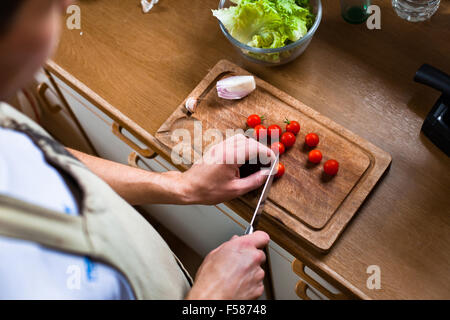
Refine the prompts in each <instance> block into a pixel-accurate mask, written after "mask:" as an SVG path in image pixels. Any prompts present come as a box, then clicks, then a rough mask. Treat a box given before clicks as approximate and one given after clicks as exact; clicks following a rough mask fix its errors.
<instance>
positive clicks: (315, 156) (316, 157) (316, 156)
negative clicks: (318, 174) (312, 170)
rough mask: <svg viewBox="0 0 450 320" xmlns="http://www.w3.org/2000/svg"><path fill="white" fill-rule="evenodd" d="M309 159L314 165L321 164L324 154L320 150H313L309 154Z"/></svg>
mask: <svg viewBox="0 0 450 320" xmlns="http://www.w3.org/2000/svg"><path fill="white" fill-rule="evenodd" d="M308 159H309V161H310V162H312V163H319V162H320V161H322V152H320V151H319V150H311V151H310V152H309V155H308Z"/></svg>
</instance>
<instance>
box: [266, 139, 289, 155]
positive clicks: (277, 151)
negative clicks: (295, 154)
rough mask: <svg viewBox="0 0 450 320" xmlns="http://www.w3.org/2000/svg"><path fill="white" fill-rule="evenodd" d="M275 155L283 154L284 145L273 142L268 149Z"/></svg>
mask: <svg viewBox="0 0 450 320" xmlns="http://www.w3.org/2000/svg"><path fill="white" fill-rule="evenodd" d="M270 148H271V149H272V151H273V152H275V154H279V155H280V156H281V155H282V154H283V153H284V151H285V150H286V148H285V147H284V144H282V143H281V142H274V143H272V146H271V147H270Z"/></svg>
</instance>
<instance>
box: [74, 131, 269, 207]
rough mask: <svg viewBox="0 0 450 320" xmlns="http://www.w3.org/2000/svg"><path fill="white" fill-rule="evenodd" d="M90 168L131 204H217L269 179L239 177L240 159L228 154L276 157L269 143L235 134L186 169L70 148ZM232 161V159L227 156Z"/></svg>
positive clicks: (245, 157) (244, 156)
mask: <svg viewBox="0 0 450 320" xmlns="http://www.w3.org/2000/svg"><path fill="white" fill-rule="evenodd" d="M69 151H70V152H71V153H72V154H73V155H74V156H75V157H76V158H78V159H79V160H80V161H81V162H83V163H84V164H85V165H86V166H87V167H88V168H89V169H90V170H91V171H93V172H94V173H95V174H96V175H98V176H99V177H100V178H101V179H103V180H104V181H105V182H106V183H108V184H109V185H110V186H111V187H112V188H113V189H114V190H115V191H116V192H117V193H118V194H119V195H120V196H121V197H122V198H124V199H125V200H126V201H128V202H129V203H130V204H132V205H139V204H149V203H159V204H217V203H220V202H223V201H227V200H231V199H233V198H236V197H238V196H240V195H242V194H245V193H247V192H249V191H251V190H253V189H256V188H257V187H259V186H260V185H261V184H262V183H263V182H264V181H265V179H266V178H267V176H266V175H265V174H264V172H262V171H259V172H256V173H254V174H252V175H251V176H249V177H246V178H240V177H239V167H240V166H241V164H239V163H238V161H234V162H233V161H226V163H225V161H224V160H225V158H227V157H228V158H229V156H227V152H228V155H230V154H231V155H232V156H233V157H235V158H236V159H234V160H237V158H239V159H250V158H254V157H256V156H258V155H264V156H266V157H267V156H269V157H274V154H273V152H272V151H271V150H270V149H269V148H267V147H266V146H264V145H262V144H260V143H258V142H257V141H255V140H253V139H248V138H246V137H245V136H243V135H236V136H234V137H231V138H229V139H227V140H225V141H224V142H222V143H220V144H218V145H216V146H215V147H213V148H211V149H210V150H209V151H208V152H207V153H206V154H205V156H204V157H203V158H202V159H201V160H200V161H199V162H198V163H195V164H194V165H193V166H192V167H191V168H190V169H189V170H187V171H186V172H183V173H181V172H175V171H169V172H164V173H155V172H150V171H146V170H142V169H138V168H133V167H130V166H127V165H123V164H120V163H116V162H113V161H109V160H104V159H101V158H98V157H94V156H90V155H87V154H85V153H82V152H79V151H76V150H72V149H69ZM228 160H229V159H228Z"/></svg>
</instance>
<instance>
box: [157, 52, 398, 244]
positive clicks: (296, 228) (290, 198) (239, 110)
mask: <svg viewBox="0 0 450 320" xmlns="http://www.w3.org/2000/svg"><path fill="white" fill-rule="evenodd" d="M247 74H249V73H248V72H247V71H245V70H243V69H241V68H240V67H238V66H236V65H235V64H233V63H231V62H229V61H226V60H222V61H220V62H219V63H218V64H217V65H216V66H215V67H214V68H213V69H212V70H211V71H210V72H209V73H208V75H207V76H206V77H205V78H204V79H203V80H202V81H201V82H200V84H199V85H198V86H197V87H196V88H195V89H194V90H193V91H192V93H191V94H190V95H189V97H194V98H198V99H200V102H199V104H198V106H197V108H196V111H195V113H194V114H189V113H187V112H186V110H185V107H184V104H185V101H186V100H185V101H183V103H182V104H181V105H180V106H179V107H178V108H177V109H176V111H175V112H174V113H173V114H172V115H171V116H170V117H169V119H167V121H166V122H165V123H164V124H163V125H162V126H161V128H160V129H159V130H158V132H157V133H156V139H158V140H159V141H160V142H161V143H162V144H163V145H165V146H166V147H168V149H169V150H172V148H173V147H174V146H175V145H176V144H177V143H178V142H177V141H172V139H171V137H172V133H173V132H174V130H176V129H186V130H188V131H189V132H190V133H191V136H192V137H194V122H195V120H198V121H201V124H202V130H203V132H205V131H206V130H208V129H219V130H220V131H221V132H222V133H223V134H224V136H225V133H226V130H227V129H237V128H242V129H244V130H245V129H246V125H245V123H246V118H247V116H248V115H250V114H259V115H264V116H265V117H266V119H267V120H266V122H265V124H267V125H269V124H278V125H280V126H281V127H282V128H284V125H283V121H284V119H285V118H289V119H291V120H297V121H298V122H299V123H300V125H301V131H300V133H299V134H298V136H297V141H296V143H295V145H294V146H293V147H292V148H291V149H289V150H288V151H287V152H286V153H285V154H283V155H282V156H281V159H280V161H281V162H282V163H284V165H285V166H286V173H285V175H284V176H283V178H281V179H278V180H276V181H274V183H273V185H272V188H271V190H270V194H269V198H268V201H267V202H266V205H265V208H264V213H265V214H266V215H267V216H268V217H270V218H271V220H272V221H273V223H279V224H281V225H282V226H283V227H284V228H286V230H287V231H289V232H290V233H291V234H292V235H293V237H296V238H298V239H301V240H303V241H306V242H307V243H309V244H310V245H312V246H313V247H314V248H316V249H318V250H320V251H322V252H326V251H328V250H329V249H330V248H331V246H332V245H333V243H334V242H335V241H336V239H337V238H338V236H339V234H340V233H341V232H342V231H343V229H344V228H345V226H346V225H347V223H348V222H349V221H350V219H351V218H352V217H353V215H354V214H355V213H356V211H357V210H358V208H359V207H360V205H361V204H362V202H363V201H364V199H365V198H366V197H367V195H368V194H369V192H370V191H371V190H372V188H373V187H374V186H375V184H376V182H377V181H378V180H379V179H380V178H381V176H382V174H383V172H384V171H385V170H386V169H387V167H388V166H389V164H390V162H391V157H390V155H389V154H388V153H386V152H385V151H383V150H381V149H379V148H378V147H376V146H374V145H373V144H371V143H369V142H368V141H366V140H364V139H363V138H361V137H359V136H357V135H355V134H354V133H352V132H350V131H349V130H347V129H345V128H344V127H342V126H340V125H338V124H337V123H335V122H333V121H332V120H330V119H328V118H326V117H324V116H322V115H320V114H319V113H318V112H316V111H314V110H313V109H311V108H309V107H307V106H306V105H304V104H303V103H301V102H300V101H298V100H296V99H294V98H293V97H291V96H289V95H288V94H286V93H284V92H282V91H280V90H278V89H277V88H275V87H273V86H271V85H270V84H268V83H266V82H264V81H263V80H261V79H259V78H257V77H255V80H256V84H257V88H256V90H255V91H254V92H252V93H251V94H250V95H249V96H247V97H245V98H244V99H241V100H224V99H221V98H219V97H218V96H217V91H216V88H215V84H216V82H217V81H218V80H220V79H222V78H225V77H228V76H232V75H247ZM186 99H187V98H186ZM310 132H315V133H317V134H318V135H319V137H320V143H319V146H318V147H317V148H318V149H319V150H320V151H322V154H323V156H324V158H323V160H322V162H321V164H320V165H312V164H311V163H309V162H308V152H309V151H310V148H309V147H307V146H306V145H305V144H304V138H305V135H306V134H307V133H310ZM197 143H198V141H197ZM200 143H202V146H203V148H202V150H205V149H206V147H207V144H208V143H210V141H201V142H200ZM197 145H198V144H197ZM191 147H192V151H193V153H192V155H194V154H195V153H196V152H197V151H198V150H195V148H194V141H192V146H191ZM328 159H336V160H338V161H339V163H340V169H339V173H338V175H337V176H335V177H333V178H330V177H328V176H326V175H325V174H324V173H323V163H324V162H325V161H326V160H328ZM258 194H259V193H258V190H257V191H254V192H251V193H249V194H246V195H244V196H242V197H241V198H240V199H241V200H242V201H243V202H244V203H245V204H247V205H248V206H249V207H250V208H254V207H255V205H256V202H257V199H258Z"/></svg>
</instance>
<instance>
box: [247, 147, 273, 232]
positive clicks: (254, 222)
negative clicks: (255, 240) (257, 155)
mask: <svg viewBox="0 0 450 320" xmlns="http://www.w3.org/2000/svg"><path fill="white" fill-rule="evenodd" d="M278 159H279V156H278V155H277V158H276V159H275V161H274V162H273V163H272V166H271V167H270V171H269V175H268V176H267V180H266V183H265V184H264V188H263V191H262V193H261V196H260V197H259V200H258V204H257V206H256V209H255V212H254V213H253V218H252V221H250V224H249V225H248V227H247V229H245V233H244V235H247V234H252V233H253V231H255V229H256V227H257V225H258V221H259V218H260V216H261V214H262V211H263V209H264V204H265V203H266V199H267V196H268V195H269V190H270V187H271V186H272V182H273V178H274V177H275V174H276V173H277V168H278Z"/></svg>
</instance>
